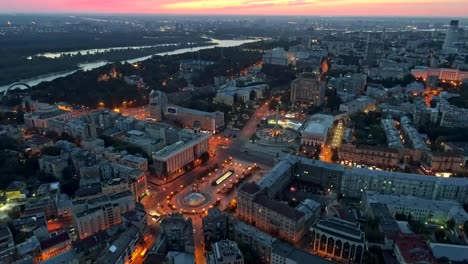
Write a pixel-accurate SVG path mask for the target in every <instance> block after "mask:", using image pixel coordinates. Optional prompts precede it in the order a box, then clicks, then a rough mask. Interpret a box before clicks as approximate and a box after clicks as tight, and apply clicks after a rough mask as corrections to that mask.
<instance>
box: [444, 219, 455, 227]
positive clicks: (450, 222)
mask: <svg viewBox="0 0 468 264" xmlns="http://www.w3.org/2000/svg"><path fill="white" fill-rule="evenodd" d="M445 224H446V226H447V228H448V229H449V230H453V229H454V228H455V225H456V223H455V220H454V219H453V218H450V219H449V220H447V222H446V223H445Z"/></svg>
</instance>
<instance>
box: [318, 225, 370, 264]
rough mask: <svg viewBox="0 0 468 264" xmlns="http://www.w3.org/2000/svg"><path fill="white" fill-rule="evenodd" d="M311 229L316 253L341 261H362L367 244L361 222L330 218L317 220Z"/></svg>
mask: <svg viewBox="0 0 468 264" xmlns="http://www.w3.org/2000/svg"><path fill="white" fill-rule="evenodd" d="M310 231H311V232H312V237H313V241H312V252H313V253H314V254H317V255H319V256H323V257H326V258H331V259H333V260H334V261H337V262H340V263H362V261H363V257H364V252H365V251H366V249H367V246H366V240H365V236H364V232H362V231H361V230H360V226H359V224H357V223H352V222H348V221H345V220H342V219H339V218H329V219H324V220H319V221H317V222H316V223H315V224H314V225H313V226H312V227H311V228H310Z"/></svg>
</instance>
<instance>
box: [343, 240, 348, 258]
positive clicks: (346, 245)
mask: <svg viewBox="0 0 468 264" xmlns="http://www.w3.org/2000/svg"><path fill="white" fill-rule="evenodd" d="M349 249H350V246H349V243H348V242H346V243H345V244H344V246H343V259H349Z"/></svg>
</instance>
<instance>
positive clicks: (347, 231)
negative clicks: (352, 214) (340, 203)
mask: <svg viewBox="0 0 468 264" xmlns="http://www.w3.org/2000/svg"><path fill="white" fill-rule="evenodd" d="M313 228H315V229H319V230H322V231H323V232H326V233H330V234H334V235H335V236H339V237H343V238H345V239H348V240H352V241H356V242H364V233H363V232H362V231H361V230H360V229H359V224H358V223H352V222H349V221H346V220H343V219H340V218H336V217H333V218H329V219H323V220H319V221H318V222H317V223H315V225H314V226H313Z"/></svg>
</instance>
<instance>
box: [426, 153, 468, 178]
mask: <svg viewBox="0 0 468 264" xmlns="http://www.w3.org/2000/svg"><path fill="white" fill-rule="evenodd" d="M464 162H465V158H464V157H463V154H461V153H460V152H454V151H452V152H436V151H429V152H424V153H423V154H422V157H421V167H422V169H423V170H424V171H425V172H428V173H436V172H455V173H459V172H463V171H464V166H463V165H464Z"/></svg>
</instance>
